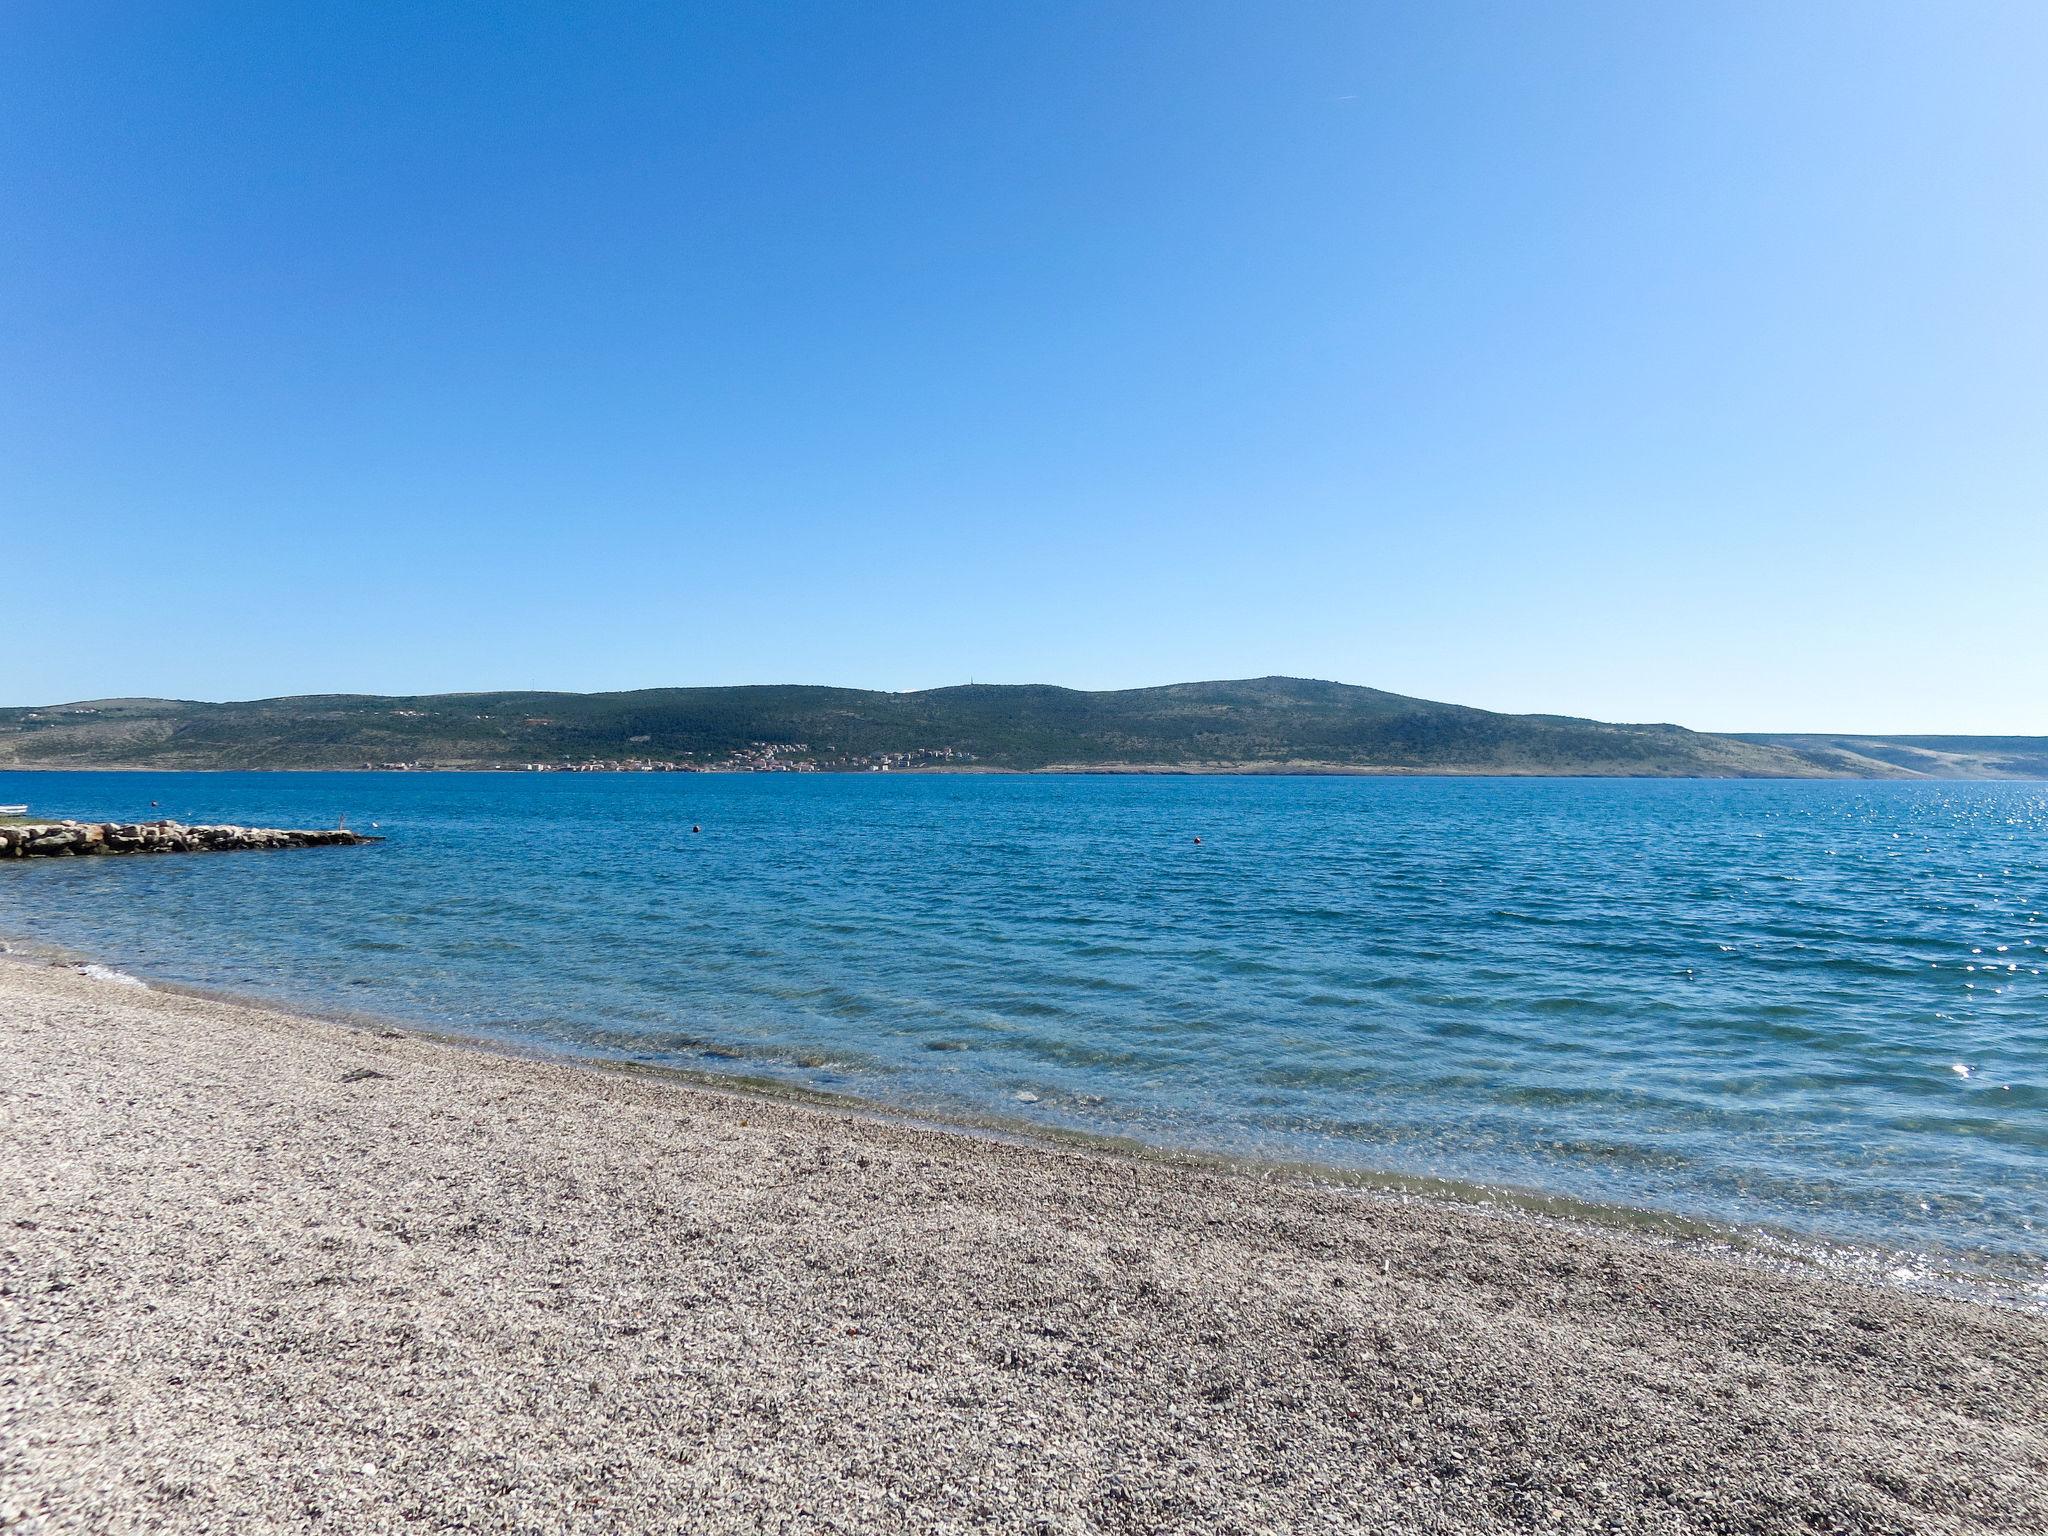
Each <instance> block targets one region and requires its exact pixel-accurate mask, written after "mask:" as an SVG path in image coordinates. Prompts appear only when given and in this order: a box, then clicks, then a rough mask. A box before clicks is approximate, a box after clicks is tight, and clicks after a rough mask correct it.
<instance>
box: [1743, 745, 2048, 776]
mask: <svg viewBox="0 0 2048 1536" xmlns="http://www.w3.org/2000/svg"><path fill="white" fill-rule="evenodd" d="M1735 739H1736V740H1737V741H1747V742H1750V743H1752V744H1754V745H1756V746H1760V747H1779V748H1782V749H1784V750H1785V751H1788V752H1796V753H1798V754H1799V755H1800V756H1801V757H1804V758H1806V759H1808V760H1809V761H1810V762H1813V763H1815V764H1816V765H1818V766H1820V767H1823V768H1826V769H1828V770H1830V771H1832V772H1837V773H1841V774H1845V775H1847V776H1849V777H1851V778H1884V777H1903V778H1914V779H2048V736H1829V735H1825V734H1814V735H1792V736H1784V735H1749V734H1745V735H1741V736H1738V737H1736V738H1735Z"/></svg>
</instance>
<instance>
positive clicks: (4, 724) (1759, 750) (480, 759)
mask: <svg viewBox="0 0 2048 1536" xmlns="http://www.w3.org/2000/svg"><path fill="white" fill-rule="evenodd" d="M78 769H142V770H149V771H153V772H164V771H174V770H197V771H255V770H265V771H277V770H316V771H325V772H341V771H362V770H365V769H367V770H371V771H385V772H421V771H439V772H548V773H560V772H789V773H991V772H1006V773H1114V774H1262V775H1263V774H1304V775H1378V776H1400V777H1412V776H1451V777H1495V776H1499V777H1516V778H1523V777H1532V776H1553V777H1565V778H1589V777H1597V778H1850V779H1921V778H1932V779H1997V778H2015V779H2030V778H2044V777H2048V737H1931V736H1930V737H1918V736H1890V737H1886V736H1856V735H1822V734H1804V735H1727V734H1719V735H1717V734H1713V733H1709V732H1702V731H1692V730H1688V729H1686V728H1684V727H1682V726H1678V725H1672V724H1664V723H1658V724H1627V723H1613V722H1606V721H1599V720H1583V719H1576V718H1571V717H1566V716H1560V715H1508V714H1499V713H1496V712H1493V711H1489V710H1481V709H1471V708H1467V707H1465V706H1462V705H1456V704H1443V703H1437V702H1434V701H1432V700H1428V699H1415V698H1409V697H1405V696H1403V695H1400V694H1393V693H1386V692H1383V691H1381V690H1379V689H1374V688H1362V687H1355V686H1352V685H1350V684H1345V683H1335V682H1327V681H1319V680H1315V679H1306V678H1288V677H1267V678H1254V679H1248V680H1242V681H1236V682H1207V683H1181V684H1173V685H1170V686H1167V687H1161V688H1140V689H1128V690H1122V691H1115V692H1102V693H1091V692H1084V691H1080V690H1076V689H1068V688H1055V687H1046V686H1038V685H993V684H979V685H968V686H965V687H957V688H937V689H930V690H927V691H924V692H920V693H878V692H872V691H863V690H859V689H850V688H830V687H812V686H762V687H732V688H662V689H644V690H640V691H637V692H630V693H602V694H571V693H532V692H528V693H465V694H433V695H420V696H389V697H385V696H372V695H357V694H350V695H316V696H308V697H295V698H277V699H258V700H252V701H246V702H239V703H204V702H194V701H189V700H169V699H102V700H87V701H81V702H75V703H69V704H50V705H38V706H33V707H15V708H7V709H0V771H7V770H19V771H33V770H78Z"/></svg>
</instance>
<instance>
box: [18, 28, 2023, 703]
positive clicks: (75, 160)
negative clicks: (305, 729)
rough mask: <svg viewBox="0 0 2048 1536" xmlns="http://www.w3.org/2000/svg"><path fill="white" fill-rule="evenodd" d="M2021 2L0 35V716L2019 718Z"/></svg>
mask: <svg viewBox="0 0 2048 1536" xmlns="http://www.w3.org/2000/svg"><path fill="white" fill-rule="evenodd" d="M2044 79H2048V5H2042V4H2040V3H2038V0H2016V3H2009V4H1995V3H1963V4H1956V3H1949V0H1942V3H1928V4H1925V5H1915V6H1895V5H1887V4H1881V3H1873V0H1855V3H1848V4H1821V3H1805V0H1802V3H1799V4H1790V5H1788V4H1783V3H1780V0H1759V3H1755V4H1723V3H1683V4H1680V3H1669V4H1645V3H1642V0H1618V3H1614V4H1599V5H1593V4H1562V3H1555V4H1530V3H1525V0H1512V3H1501V4H1494V5H1481V4H1464V3H1444V4H1436V3H1424V0H1413V3H1404V4H1399V5H1392V4H1380V5H1372V4H1327V5H1307V4H1289V3H1284V0H1280V3H1260V4H1247V3H1230V4H1199V3H1189V0H1159V3H1150V4H1137V3H1117V0H1108V3H1104V0H1086V3H1074V4H1063V3H1053V0H1028V3H1015V4H1006V3H983V0H976V3H972V4H963V3H959V0H934V3H930V4H895V3H888V0H848V3H844V4H830V5H823V4H783V3H778V4H766V3H763V4H758V5H756V4H746V3H738V0H721V3H719V4H717V5H679V4H673V3H668V0H663V3H659V4H648V5H644V6H622V5H566V4H564V5H542V4H532V5H506V6H483V5H475V4H470V3H460V4H455V3H449V4H405V5H389V6H378V5H373V4H367V3H365V4H350V5H343V4H329V5H318V4H304V5H277V4H274V3H271V0H257V3H250V4H246V5H218V4H207V3H198V0H162V3H158V4H151V5H137V4H119V3H106V4H94V5H89V6H87V5H67V4H57V3H49V4H39V5H25V4H24V5H13V6H9V7H6V8H5V9H4V10H0V407H4V408H0V540H4V542H5V543H6V544H8V545H10V546H12V548H11V549H9V550H6V551H0V572H4V576H0V703H31V702H37V703H40V702H52V701H56V700H60V699H72V698H84V697H95V696H107V695H120V694H169V695H176V696H182V697H191V698H237V697H252V696H258V695H266V694H276V693H300V692H316V691H342V690H346V691H366V692H424V691H438V690H450V689H464V688H499V687H528V686H534V687H549V688H574V689H585V688H625V687H642V686H652V685H659V684H678V683H722V682H765V681H777V682H782V681H802V682H832V683H843V684H852V685H859V686H868V687H881V688H915V687H924V686H930V685H934V684H941V683H948V682H956V681H965V680H967V679H969V678H975V679H979V680H981V681H984V682H987V681H1046V682H1060V683H1067V684H1072V685H1075V686H1081V687H1117V686H1129V685H1139V684H1146V683H1159V682H1170V681H1179V680H1185V679H1191V678H1208V677H1241V676H1251V675H1257V674H1262V673H1269V672H1287V673H1296V674H1303V675H1308V676H1317V677H1332V678H1338V679H1342V680H1344V681H1348V682H1360V683H1369V684H1372V685H1374V686H1378V687H1384V688H1391V689H1395V690H1398V691H1401V692H1405V693H1414V694H1420V695H1423V696H1426V697H1433V698H1441V699H1449V700H1454V701H1457V702H1462V703H1471V704H1479V705H1483V706H1487V707H1490V708H1498V709H1512V710H1545V711H1556V712H1566V713H1574V714H1585V715H1593V716H1598V717H1603V718H1610V719H1628V720H1677V721H1681V722H1683V723H1685V724H1689V725H1695V726H1699V727H1702V728H1708V729H1742V728H1748V729H1759V730H1763V729H1799V728H1816V729H1850V728H1861V729H1870V730H1894V731H1901V730H1929V731H1935V730H1948V731H1984V732H2004V731H2014V732H2030V733H2048V681H2044V677H2043V673H2042V666H2041V662H2042V656H2043V644H2042V641H2043V636H2044V633H2048V617H2044V615H2048V90H2044V88H2043V84H2042V82H2043V80H2044Z"/></svg>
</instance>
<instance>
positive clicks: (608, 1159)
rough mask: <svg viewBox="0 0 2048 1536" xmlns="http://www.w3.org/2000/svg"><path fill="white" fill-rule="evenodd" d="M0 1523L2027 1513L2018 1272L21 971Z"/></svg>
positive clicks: (2035, 1336)
mask: <svg viewBox="0 0 2048 1536" xmlns="http://www.w3.org/2000/svg"><path fill="white" fill-rule="evenodd" d="M0 1040H4V1044H5V1054H4V1060H5V1063H6V1068H7V1070H6V1071H5V1073H4V1075H0V1530H4V1531H6V1532H8V1533H10V1536H15V1533H21V1536H27V1533H53V1532H67V1533H68V1532H80V1533H84V1532H93V1533H120V1532H131V1531H133V1532H140V1531H153V1532H154V1531H179V1532H182V1531H193V1532H201V1531H223V1532H226V1531H234V1532H248V1531H329V1532H347V1533H358V1532H385V1531H391V1532H400V1531H493V1532H557V1531H562V1532H567V1531H577V1532H584V1531H587V1532H654V1531H663V1532H668V1531H674V1532H683V1531H690V1532H703V1531H777V1532H780V1531H787V1532H792V1533H794V1532H824V1531H861V1532H866V1531H873V1532H896V1531H931V1532H956V1531H957V1532H968V1531H1016V1532H1061V1533H1078V1532H1086V1531H1107V1532H1189V1533H1194V1532H1250V1531H1266V1530H1289V1531H1296V1530H1309V1529H1332V1530H1347V1531H1348V1530H1359V1529H1365V1530H1388V1531H1401V1532H1408V1531H1415V1532H1445V1533H1450V1532H1492V1531H1529V1530H1565V1531H1603V1532H1637V1531H1641V1532H1651V1531H1655V1532H1692V1531H1702V1532H1704V1531H1754V1532H1803V1531H1811V1532H1821V1531H1840V1532H1920V1531H1926V1532H1963V1531H1987V1532H1988V1531H2009V1532H2014V1533H2019V1532H2027V1533H2038V1532H2040V1531H2042V1530H2048V1318H2043V1317H2041V1316H2039V1315H2035V1314H2026V1313H2019V1312H2011V1311H2005V1310H2001V1309H1997V1308H1991V1307H1984V1306H1973V1305H1970V1304H1967V1303H1962V1302H1956V1301H1949V1300H1944V1299H1941V1298H1937V1297H1927V1296H1916V1295H1909V1294H1905V1293H1901V1292H1894V1291H1888V1290H1883V1289H1879V1288H1875V1287H1864V1286H1859V1285H1855V1284H1852V1283H1849V1282H1846V1281H1843V1280H1839V1279H1833V1278H1828V1277H1823V1276H1817V1275H1816V1276H1804V1275H1782V1274H1776V1273H1772V1272H1769V1271H1766V1270H1763V1269H1761V1268H1757V1267H1754V1266H1748V1265H1742V1264H1738V1263H1734V1262H1730V1261H1727V1260H1723V1259H1719V1258H1715V1257H1712V1256H1710V1255H1707V1254H1703V1253H1697V1252H1693V1251H1690V1250H1686V1249H1680V1248H1674V1247H1671V1246H1668V1245H1659V1244H1656V1243H1652V1242H1648V1241H1644V1240H1640V1239H1636V1238H1632V1237H1630V1236H1629V1235H1628V1234H1625V1233H1605V1232H1588V1231H1582V1230H1577V1229H1571V1228H1567V1227H1563V1226H1560V1225H1556V1224H1552V1223H1547V1222H1545V1221H1543V1220H1541V1219H1539V1218H1536V1217H1533V1216H1527V1217H1524V1216H1516V1215H1513V1214H1506V1213H1502V1214H1495V1213H1490V1212H1473V1211H1468V1210H1463V1209H1459V1208H1455V1207H1452V1206H1450V1205H1447V1204H1439V1203H1433V1202H1427V1201H1417V1200H1401V1199H1396V1198H1391V1197H1386V1196H1380V1195H1373V1194H1365V1193H1358V1192H1351V1191H1342V1190H1331V1189H1323V1188H1317V1187H1312V1186H1306V1185H1299V1184H1294V1183H1289V1182H1285V1181H1281V1180H1261V1179H1254V1178H1250V1177H1246V1176H1243V1175H1238V1174H1232V1173H1227V1172H1222V1171H1215V1170H1206V1169H1193V1168H1186V1167H1179V1166H1172V1165H1166V1164H1159V1163H1152V1162H1147V1161H1142V1160H1135V1159H1126V1158H1121V1157H1117V1156H1114V1155H1111V1154H1106V1153H1096V1152H1090V1151H1086V1150H1080V1149H1069V1148H1063V1147H1055V1146H1042V1145H1011V1144H1007V1143H1002V1142H991V1141H988V1140H985V1139H981V1138H976V1137H972V1136H966V1135H960V1134H955V1133H951V1132H947V1131H944V1130H940V1129H932V1128H924V1127H918V1126H911V1125H903V1124H896V1123H892V1122H887V1121H880V1120H874V1119H870V1118H866V1117H860V1116H853V1115H849V1114H846V1113H844V1112H839V1111H834V1110H831V1109H828V1108H818V1107H813V1106H808V1105H801V1104H792V1103H785V1102H780V1101H776V1100H771V1099H765V1098H764V1099H756V1098H750V1097H747V1096H745V1095H742V1094H736V1093H729V1092H725V1091H721V1090H716V1089H706V1088H698V1087H693V1086H690V1085H687V1084H680V1083H671V1082H666V1081H659V1080H653V1079H649V1078H644V1077H638V1076H632V1075H626V1074H620V1073H612V1072H605V1071H599V1070H593V1069H589V1068H583V1067H578V1066H574V1065H566V1064H557V1063H546V1062H534V1061H525V1060H520V1059H516V1058H507V1057H500V1056H495V1055H491V1054H487V1053H484V1052H480V1051H472V1050H466V1049H463V1048H461V1047H458V1046H451V1045H448V1044H445V1043H440V1042H436V1041H431V1040H426V1039H420V1038H415V1037H412V1036H409V1035H406V1034H404V1033H402V1032H394V1033H389V1034H387V1033H380V1032H377V1031H372V1030H359V1029H352V1028H348V1027H345V1026H342V1025H337V1024H332V1023H327V1022H324V1021H320V1020H314V1019H306V1018H301V1017H296V1016H292V1015H288V1014H283V1013H277V1012H271V1011H268V1010H264V1009H260V1008H254V1007H247V1006H242V1005H238V1004H233V1003H225V1002H218V1001H214V1000H211V999H202V998H195V997H188V996H182V995H176V994H168V993H158V992H152V991H145V990H142V989H138V988H132V987H122V986H116V985H111V984H108V983H107V982H105V981H98V980H94V979H91V978H88V977H84V976H80V975H77V974H75V973H73V972H71V971H69V970H67V969H64V968H61V967H31V966H25V965H0Z"/></svg>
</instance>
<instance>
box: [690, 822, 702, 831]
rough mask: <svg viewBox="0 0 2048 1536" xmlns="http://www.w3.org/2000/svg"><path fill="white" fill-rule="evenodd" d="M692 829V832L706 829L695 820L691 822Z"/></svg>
mask: <svg viewBox="0 0 2048 1536" xmlns="http://www.w3.org/2000/svg"><path fill="white" fill-rule="evenodd" d="M690 830H691V831H692V832H702V831H703V830H704V829H703V828H702V827H700V826H698V825H697V823H695V822H694V821H693V822H691V823H690Z"/></svg>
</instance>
